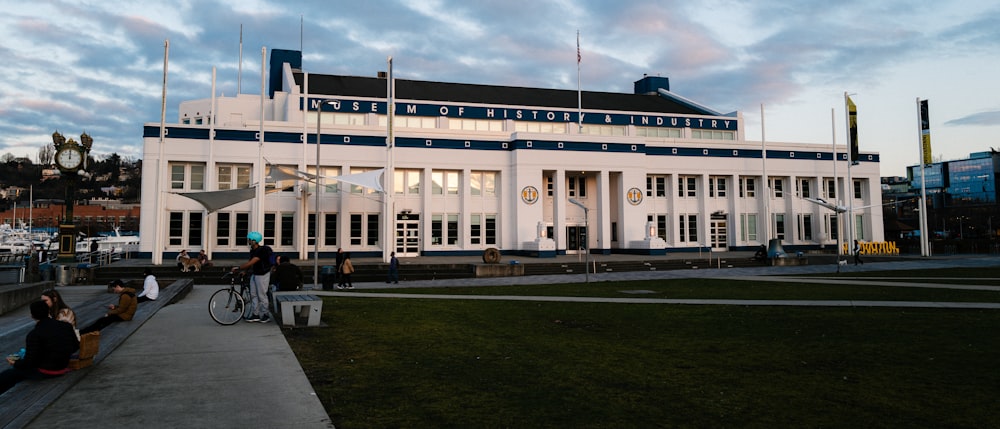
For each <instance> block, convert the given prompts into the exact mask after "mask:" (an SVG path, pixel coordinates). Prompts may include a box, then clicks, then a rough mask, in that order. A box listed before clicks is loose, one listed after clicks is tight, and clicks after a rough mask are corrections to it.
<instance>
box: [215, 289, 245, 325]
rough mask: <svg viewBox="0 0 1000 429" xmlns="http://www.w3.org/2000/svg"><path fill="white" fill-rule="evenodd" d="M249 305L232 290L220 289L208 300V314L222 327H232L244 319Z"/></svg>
mask: <svg viewBox="0 0 1000 429" xmlns="http://www.w3.org/2000/svg"><path fill="white" fill-rule="evenodd" d="M246 308H247V305H246V303H245V302H244V301H243V297H242V296H240V294H238V293H236V291H234V290H232V289H219V290H218V291H216V292H215V293H213V294H212V298H211V299H209V300H208V314H209V315H211V316H212V320H214V321H215V322H216V323H218V324H220V325H232V324H234V323H236V322H239V321H240V319H242V318H243V312H244V311H245V310H246Z"/></svg>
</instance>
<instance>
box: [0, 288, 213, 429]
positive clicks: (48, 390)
mask: <svg viewBox="0 0 1000 429" xmlns="http://www.w3.org/2000/svg"><path fill="white" fill-rule="evenodd" d="M164 283H165V282H162V281H161V282H160V284H161V287H160V296H159V297H158V298H157V299H156V301H149V302H144V303H142V304H139V307H138V309H137V310H136V312H135V316H134V317H133V318H132V320H130V321H127V322H118V323H112V324H111V325H110V326H108V327H107V328H104V329H103V330H101V336H100V338H101V340H100V350H99V351H98V353H97V355H96V356H94V357H93V364H95V365H96V364H99V363H100V362H101V361H102V360H104V358H105V357H107V356H108V355H109V354H111V352H113V351H114V350H115V349H117V348H118V346H120V345H122V344H123V343H125V340H127V339H128V337H129V336H131V335H132V334H133V333H135V332H136V331H137V330H138V329H139V328H140V327H141V326H142V325H143V324H144V323H146V321H147V320H149V319H150V318H151V317H153V315H154V314H156V312H157V311H159V310H160V309H161V308H163V307H165V306H167V305H169V304H172V303H174V302H177V301H179V300H180V299H181V298H183V297H184V296H185V295H187V293H188V292H190V291H191V289H192V286H193V285H194V282H193V281H192V280H191V279H180V280H177V281H174V282H172V283H170V284H169V285H168V286H166V287H163V286H162V285H163V284H164ZM116 303H118V295H116V294H113V293H108V294H101V295H100V296H98V297H95V298H92V299H90V300H88V301H87V302H84V303H83V304H79V305H75V306H73V312H75V313H76V320H77V326H79V327H80V328H83V327H86V326H87V325H89V324H91V323H93V322H94V321H96V320H97V319H99V318H101V317H102V316H103V315H104V313H106V312H107V310H108V304H116ZM5 325H6V326H3V327H2V328H4V332H3V334H0V350H17V349H19V348H21V347H24V338H25V336H27V334H28V332H29V331H30V330H31V329H32V328H34V326H35V324H34V323H33V322H32V321H31V320H30V319H29V320H11V321H6V322H5ZM91 370H93V367H92V366H88V367H83V368H81V369H78V370H74V371H70V372H69V373H68V374H66V375H63V376H59V377H55V378H52V379H48V380H29V381H24V382H21V383H18V384H17V385H16V386H14V387H13V388H11V389H10V390H8V391H7V392H6V393H4V394H3V395H0V404H3V406H0V427H2V428H19V427H24V426H27V425H28V423H31V421H32V420H34V419H35V417H37V416H38V415H39V414H41V412H42V411H44V410H45V409H46V408H47V407H48V406H49V405H51V404H52V403H54V402H55V401H56V400H57V399H59V397H60V396H62V395H63V393H66V391H68V390H69V389H70V388H71V387H73V386H74V385H75V384H76V383H77V382H79V381H80V380H81V379H82V378H83V377H85V376H86V375H87V374H89V373H90V371H91Z"/></svg>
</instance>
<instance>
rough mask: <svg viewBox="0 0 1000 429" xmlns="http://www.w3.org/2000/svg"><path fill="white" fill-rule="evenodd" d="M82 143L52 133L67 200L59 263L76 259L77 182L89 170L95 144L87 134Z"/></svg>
mask: <svg viewBox="0 0 1000 429" xmlns="http://www.w3.org/2000/svg"><path fill="white" fill-rule="evenodd" d="M80 142H82V143H77V142H76V141H75V140H73V139H69V140H66V137H63V135H62V134H59V132H58V131H56V132H54V133H52V144H53V145H54V146H55V148H56V155H55V161H56V167H58V168H59V172H60V173H61V175H62V179H63V180H64V181H65V185H66V186H65V189H66V199H65V212H64V214H63V221H62V222H60V223H59V261H61V262H72V261H74V260H75V259H76V227H75V226H74V225H73V200H74V199H75V198H76V187H77V181H78V180H80V177H82V176H84V175H85V173H86V169H87V156H88V155H90V147H91V145H92V144H93V142H94V139H93V138H91V137H90V136H89V135H87V133H83V134H81V135H80Z"/></svg>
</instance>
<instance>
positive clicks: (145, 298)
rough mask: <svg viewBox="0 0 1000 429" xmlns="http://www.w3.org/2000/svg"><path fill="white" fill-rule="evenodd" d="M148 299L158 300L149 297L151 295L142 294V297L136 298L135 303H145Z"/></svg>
mask: <svg viewBox="0 0 1000 429" xmlns="http://www.w3.org/2000/svg"><path fill="white" fill-rule="evenodd" d="M146 301H156V300H155V299H149V297H147V296H140V297H138V298H136V299H135V303H136V304H142V303H144V302H146Z"/></svg>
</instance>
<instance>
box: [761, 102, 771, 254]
mask: <svg viewBox="0 0 1000 429" xmlns="http://www.w3.org/2000/svg"><path fill="white" fill-rule="evenodd" d="M766 142H767V139H766V138H765V137H764V103H760V159H761V161H760V176H761V180H762V181H763V182H764V183H763V186H764V198H763V201H764V240H763V242H764V245H766V246H769V247H770V244H771V183H770V182H769V181H768V180H767V146H766Z"/></svg>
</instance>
